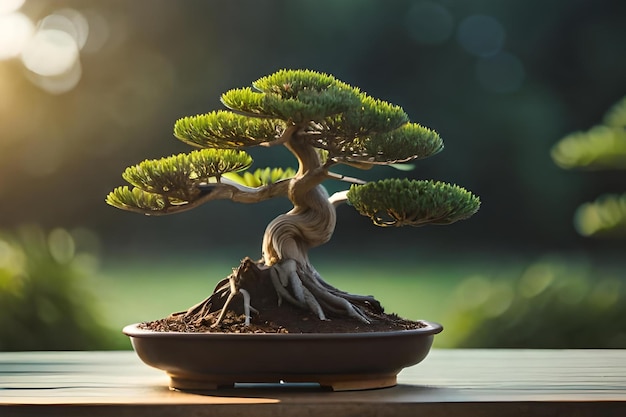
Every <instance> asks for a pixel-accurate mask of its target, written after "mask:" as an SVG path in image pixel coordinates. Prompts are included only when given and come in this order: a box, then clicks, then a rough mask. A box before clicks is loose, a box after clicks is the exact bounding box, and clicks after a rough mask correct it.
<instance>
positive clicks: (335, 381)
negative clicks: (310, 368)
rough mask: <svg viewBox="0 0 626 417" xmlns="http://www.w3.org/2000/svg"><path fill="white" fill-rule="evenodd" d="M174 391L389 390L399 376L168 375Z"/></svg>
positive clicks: (395, 383)
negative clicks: (260, 387)
mask: <svg viewBox="0 0 626 417" xmlns="http://www.w3.org/2000/svg"><path fill="white" fill-rule="evenodd" d="M168 375H169V377H170V388H171V389H175V390H181V391H213V390H218V389H224V388H233V387H234V386H235V384H236V383H260V384H278V385H283V384H289V383H311V384H319V386H320V387H321V388H326V389H330V390H332V391H358V390H369V389H379V388H389V387H393V386H395V385H397V376H396V375H395V374H366V375H364V374H352V375H349V374H343V375H287V376H284V375H282V376H275V377H274V376H272V375H264V376H263V377H261V378H259V376H258V375H256V376H254V375H253V376H251V375H206V376H203V377H202V378H198V377H194V376H192V375H175V374H171V373H168Z"/></svg>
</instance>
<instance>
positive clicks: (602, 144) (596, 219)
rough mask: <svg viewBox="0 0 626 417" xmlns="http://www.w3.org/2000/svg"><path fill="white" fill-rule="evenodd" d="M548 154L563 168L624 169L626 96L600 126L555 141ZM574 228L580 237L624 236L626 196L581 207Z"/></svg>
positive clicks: (602, 198)
mask: <svg viewBox="0 0 626 417" xmlns="http://www.w3.org/2000/svg"><path fill="white" fill-rule="evenodd" d="M551 155H552V159H553V160H554V162H555V163H556V164H557V165H558V166H560V167H561V168H564V169H586V170H606V169H626V97H624V98H622V99H621V100H620V101H619V102H617V103H616V104H615V105H613V107H612V108H611V109H610V110H609V111H608V112H607V113H606V115H605V116H604V120H603V122H602V123H601V124H599V125H597V126H594V127H592V128H591V129H589V130H588V131H586V132H574V133H572V134H569V135H567V136H566V137H564V138H563V139H561V140H560V141H559V142H557V144H556V145H554V147H553V148H552V152H551ZM574 225H575V227H576V230H577V231H578V232H579V233H580V234H581V235H583V236H625V235H626V193H624V194H621V195H619V194H606V195H603V196H600V197H598V198H597V199H596V200H595V201H593V202H589V203H585V204H583V205H581V206H580V207H579V208H578V209H577V210H576V214H575V216H574Z"/></svg>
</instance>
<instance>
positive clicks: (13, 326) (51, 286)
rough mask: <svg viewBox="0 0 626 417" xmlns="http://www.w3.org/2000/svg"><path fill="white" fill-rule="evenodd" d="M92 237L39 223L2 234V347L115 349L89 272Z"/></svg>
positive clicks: (0, 297) (0, 255)
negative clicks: (86, 243)
mask: <svg viewBox="0 0 626 417" xmlns="http://www.w3.org/2000/svg"><path fill="white" fill-rule="evenodd" d="M81 240H91V241H92V242H93V235H91V234H89V233H88V232H86V231H84V230H83V231H80V230H79V231H77V232H76V233H75V234H74V236H72V234H70V233H69V232H68V231H67V230H64V229H54V230H52V231H50V232H49V233H47V232H45V231H44V230H42V229H41V228H38V227H36V226H28V227H21V228H19V229H18V230H17V231H16V232H14V233H8V232H0V351H11V350H82V349H104V348H108V347H111V344H110V341H111V337H112V334H111V330H109V329H108V328H106V327H105V326H103V324H102V317H100V316H99V315H98V308H97V305H98V304H97V302H96V298H95V294H94V293H93V292H92V291H90V289H89V280H88V279H89V276H90V275H91V273H92V272H93V269H94V267H95V266H96V262H97V258H96V257H95V255H94V254H92V253H88V252H84V251H83V250H82V248H80V247H79V246H80V245H79V243H80V242H81Z"/></svg>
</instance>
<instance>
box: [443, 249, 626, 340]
mask: <svg viewBox="0 0 626 417" xmlns="http://www.w3.org/2000/svg"><path fill="white" fill-rule="evenodd" d="M511 278H512V279H509V277H489V276H482V275H476V276H472V277H469V278H467V279H466V280H465V281H463V282H462V283H461V284H459V285H458V287H457V288H456V291H455V294H454V297H453V300H452V306H451V310H450V313H449V317H448V319H447V320H446V321H445V324H446V326H445V327H446V333H447V339H446V342H447V344H448V346H447V347H459V348H476V347H481V348H568V349H574V348H626V321H624V317H626V281H625V280H624V276H623V274H622V273H620V272H619V271H613V272H607V269H600V268H594V267H593V266H592V265H591V264H589V263H587V262H585V261H583V260H581V259H578V260H576V259H573V258H567V259H565V258H554V257H553V258H545V259H541V260H538V261H536V262H534V263H532V264H530V265H529V266H528V267H526V268H525V269H523V270H522V271H521V272H520V273H519V275H518V276H517V277H511Z"/></svg>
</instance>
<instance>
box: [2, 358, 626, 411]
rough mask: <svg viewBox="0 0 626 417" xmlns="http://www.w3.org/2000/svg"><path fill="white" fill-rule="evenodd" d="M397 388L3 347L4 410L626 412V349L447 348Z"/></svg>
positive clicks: (406, 374) (408, 372)
mask: <svg viewBox="0 0 626 417" xmlns="http://www.w3.org/2000/svg"><path fill="white" fill-rule="evenodd" d="M398 382H399V384H398V386H396V387H393V388H385V389H379V390H370V391H354V392H329V391H323V390H321V389H320V388H317V387H314V386H310V385H289V386H277V385H241V386H236V387H235V388H230V389H224V390H218V391H212V392H204V393H185V392H177V391H170V390H169V389H168V388H167V387H168V378H167V376H166V375H165V373H163V372H161V371H159V370H157V369H153V368H150V367H148V366H146V365H144V364H143V363H142V362H141V361H140V360H139V359H138V358H137V356H136V355H135V353H134V352H132V351H112V352H4V353H1V352H0V416H1V417H12V416H81V415H88V416H90V417H100V416H115V417H126V416H133V417H137V416H144V415H145V416H151V417H160V416H186V417H201V416H259V417H263V416H315V415H320V416H322V415H323V416H326V417H331V416H359V417H363V416H365V417H367V416H404V415H406V416H416V415H424V416H428V417H437V416H479V417H480V416H504V417H514V416H535V415H536V416H567V417H582V416H594V417H606V416H609V417H611V416H616V417H617V416H620V417H624V416H626V350H482V349H479V350H478V349H477V350H441V349H434V350H433V351H432V352H431V353H430V354H429V356H428V357H427V358H426V359H425V360H424V361H423V362H422V363H420V364H418V365H416V366H413V367H411V368H407V369H405V370H403V371H402V372H401V373H400V375H399V377H398Z"/></svg>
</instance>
